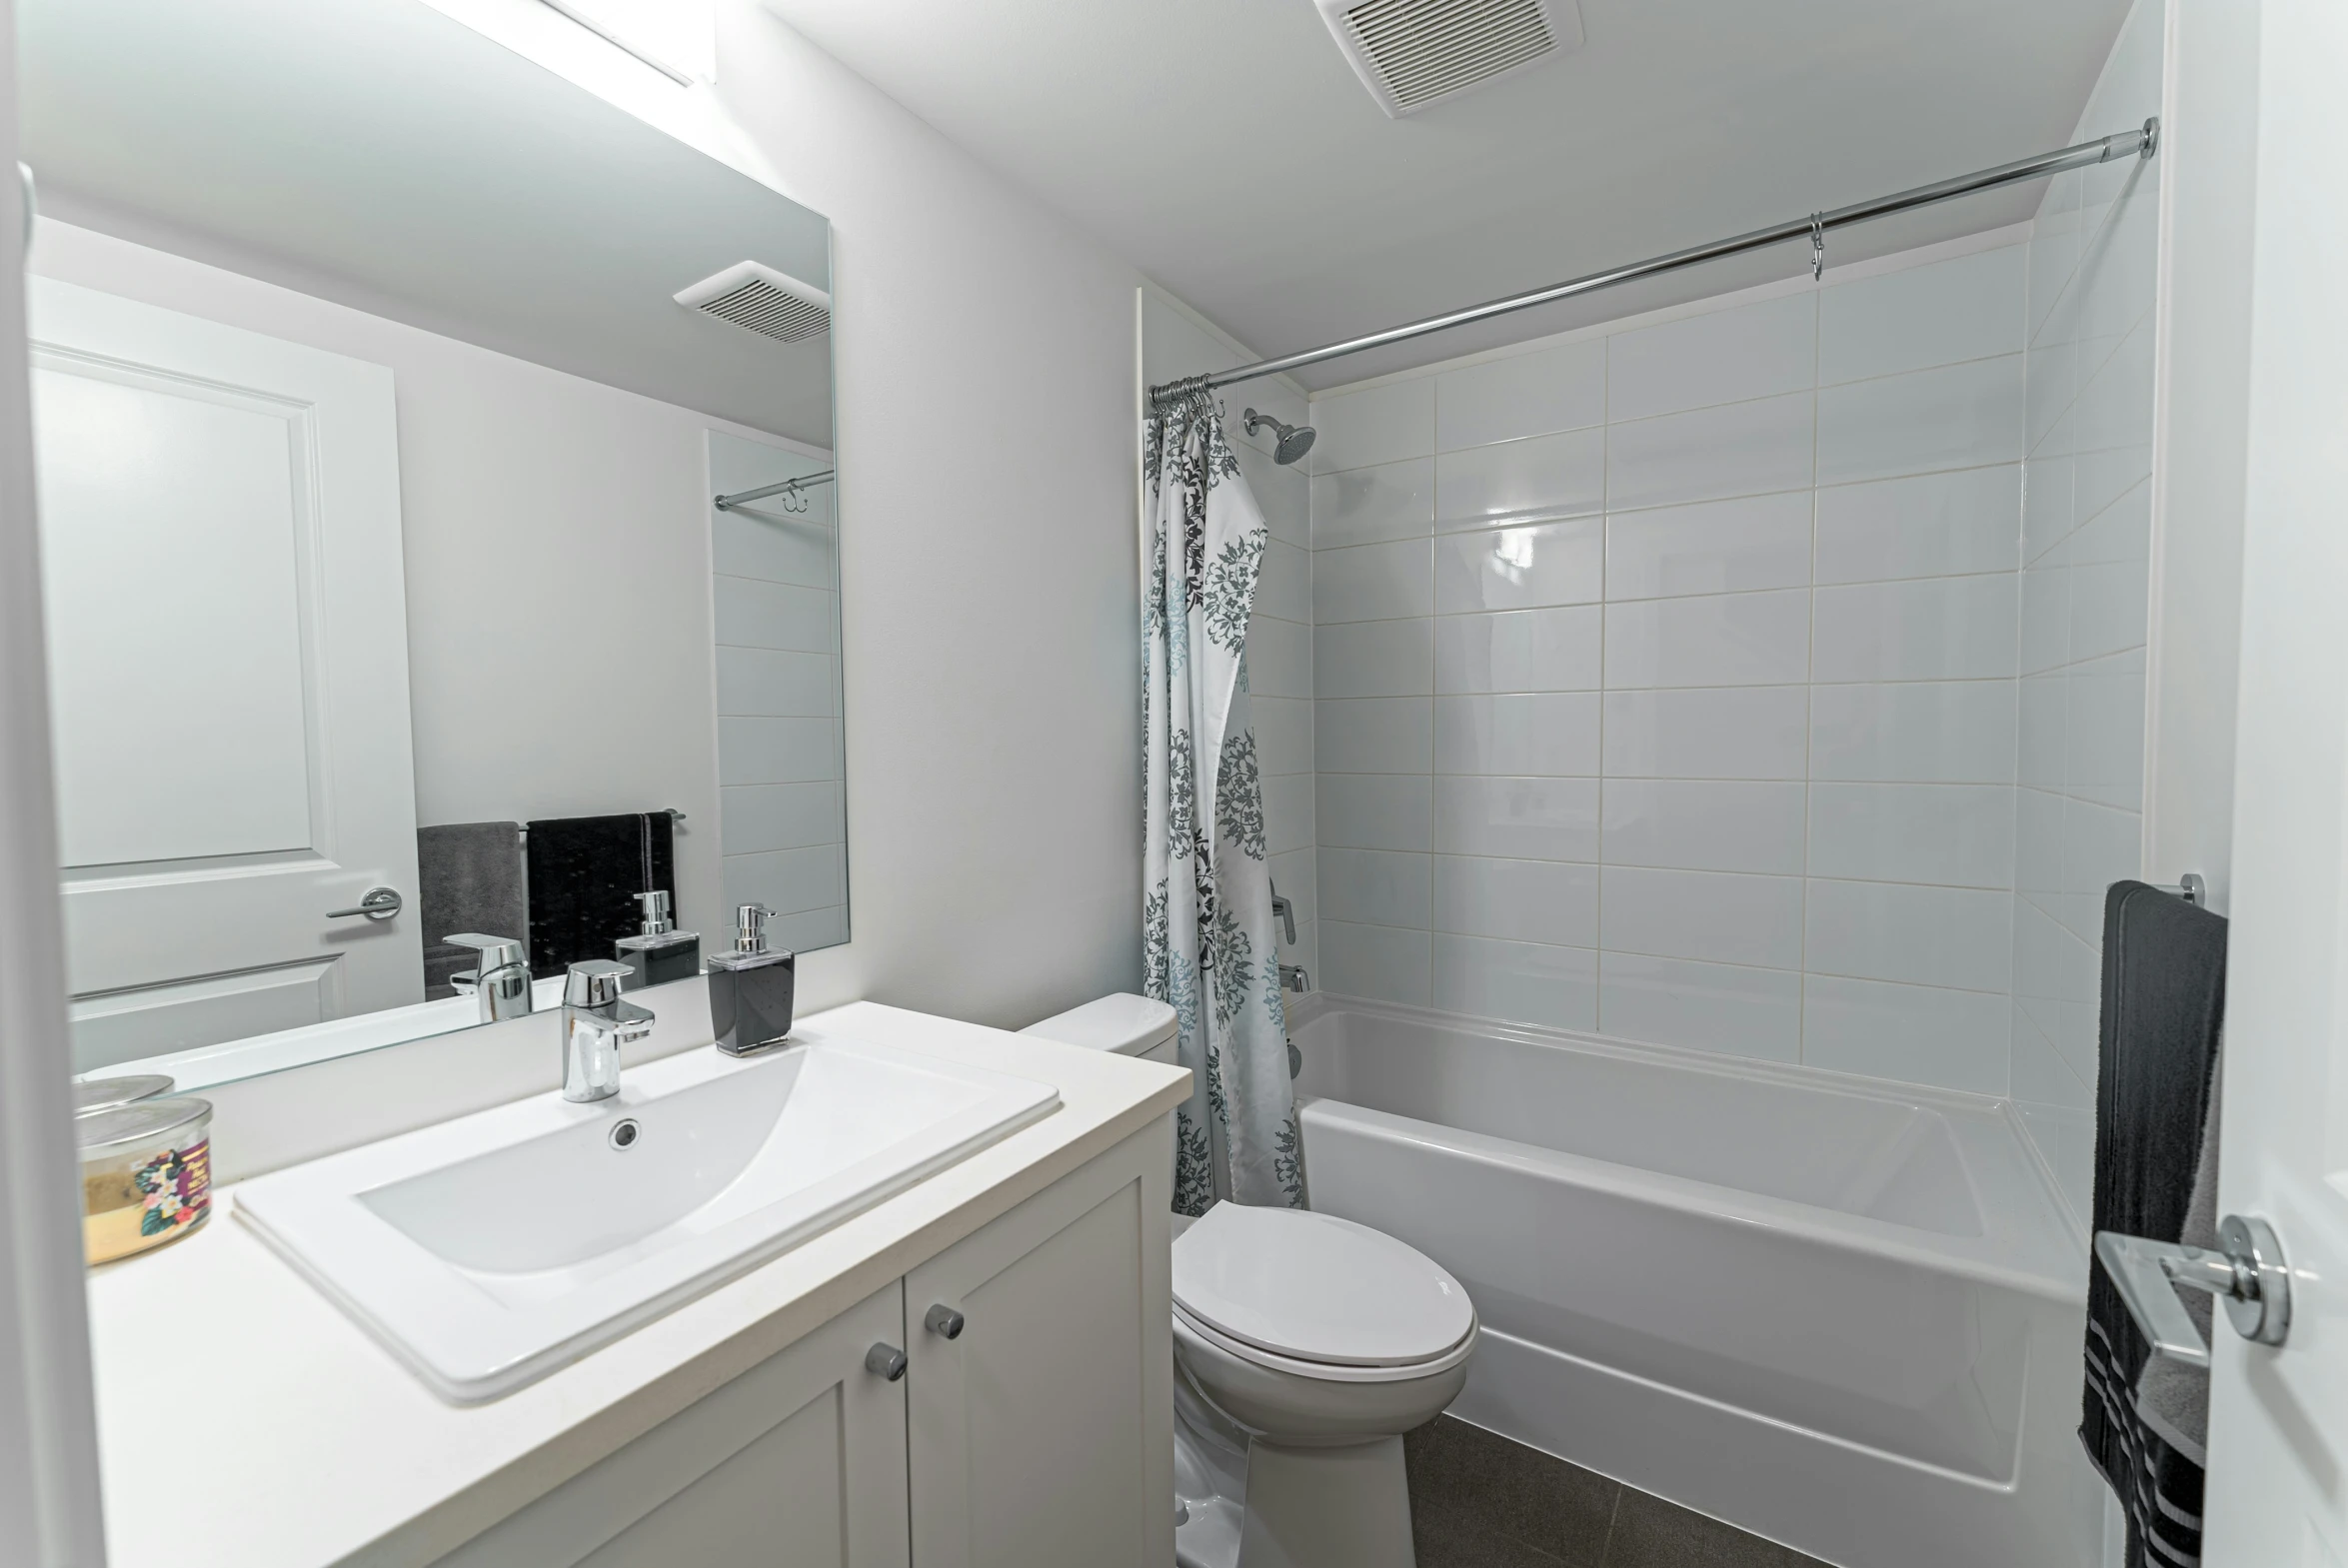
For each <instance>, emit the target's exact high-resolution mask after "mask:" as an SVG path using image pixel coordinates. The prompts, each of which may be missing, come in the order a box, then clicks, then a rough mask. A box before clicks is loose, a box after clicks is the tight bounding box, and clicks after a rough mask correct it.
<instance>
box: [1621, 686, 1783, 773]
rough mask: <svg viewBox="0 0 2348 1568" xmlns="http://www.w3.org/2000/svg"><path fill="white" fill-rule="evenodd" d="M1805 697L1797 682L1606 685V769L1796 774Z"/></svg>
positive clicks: (1635, 771) (1647, 771)
mask: <svg viewBox="0 0 2348 1568" xmlns="http://www.w3.org/2000/svg"><path fill="white" fill-rule="evenodd" d="M1810 701H1811V697H1810V688H1808V687H1802V686H1760V687H1753V686H1742V687H1692V688H1683V689H1679V690H1657V691H1647V692H1608V693H1607V694H1606V703H1605V759H1604V768H1605V772H1606V773H1607V774H1608V775H1609V776H1614V777H1634V778H1655V779H1800V778H1802V777H1803V774H1804V769H1805V758H1806V755H1807V745H1808V741H1809V708H1810Z"/></svg>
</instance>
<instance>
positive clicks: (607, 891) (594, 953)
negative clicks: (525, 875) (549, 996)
mask: <svg viewBox="0 0 2348 1568" xmlns="http://www.w3.org/2000/svg"><path fill="white" fill-rule="evenodd" d="M673 828H674V823H673V821H672V819H671V818H670V815H669V813H668V812H667V811H631V812H629V813H628V814H627V815H625V816H557V817H552V818H550V819H548V820H545V821H537V822H532V823H531V824H530V972H531V973H532V974H534V975H537V976H539V977H540V978H544V977H545V976H547V975H549V974H560V973H562V972H563V970H564V969H565V968H567V967H568V966H569V965H571V964H573V963H576V962H578V961H579V960H580V959H581V958H609V957H610V956H611V955H612V943H613V942H615V941H618V940H619V939H620V938H621V937H623V936H633V935H635V934H636V932H637V931H638V929H639V928H640V923H641V921H642V920H643V917H644V909H643V905H641V904H639V903H638V902H637V901H636V895H637V894H638V893H640V892H652V891H654V890H655V889H660V890H664V891H666V892H667V893H668V894H669V907H670V908H672V909H674V908H676V907H677V878H676V869H675V865H676V860H675V855H674V845H673V843H672V841H671V837H672V831H673Z"/></svg>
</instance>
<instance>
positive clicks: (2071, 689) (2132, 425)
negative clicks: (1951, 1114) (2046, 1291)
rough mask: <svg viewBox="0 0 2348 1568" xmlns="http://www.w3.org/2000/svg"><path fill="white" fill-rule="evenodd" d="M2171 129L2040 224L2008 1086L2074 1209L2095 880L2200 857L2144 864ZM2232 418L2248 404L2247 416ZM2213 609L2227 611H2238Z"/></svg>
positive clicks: (2129, 74)
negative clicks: (2158, 378)
mask: <svg viewBox="0 0 2348 1568" xmlns="http://www.w3.org/2000/svg"><path fill="white" fill-rule="evenodd" d="M2164 20H2165V18H2164V7H2163V6H2162V4H2161V3H2160V0H2139V3H2138V4H2137V6H2136V7H2135V9H2134V10H2133V11H2132V12H2131V13H2130V14H2129V17H2128V20H2127V21H2126V23H2125V24H2123V26H2122V28H2121V31H2120V35H2119V38H2118V40H2117V41H2116V42H2115V43H2114V45H2113V46H2112V53H2111V56H2110V58H2109V60H2108V61H2107V62H2106V64H2105V67H2104V71H2103V75H2102V77H2101V79H2100V80H2099V81H2098V83H2097V85H2096V88H2095V91H2094V93H2093V94H2092V95H2091V96H2090V97H2089V99H2088V102H2087V107H2086V110H2085V112H2084V113H2083V114H2082V115H2081V116H2080V119H2079V127H2078V132H2077V136H2076V137H2075V138H2074V139H2075V140H2085V139H2086V138H2088V137H2090V136H2101V135H2106V134H2108V133H2110V132H2112V131H2117V130H2123V129H2126V128H2128V127H2131V126H2135V125H2140V124H2142V123H2143V122H2144V120H2145V119H2146V117H2148V116H2150V115H2154V114H2158V113H2159V112H2160V108H2161V91H2162V56H2163V40H2162V30H2163V26H2164ZM2175 147H2176V143H2175V141H2174V139H2173V138H2171V139H2170V140H2169V142H2168V146H2167V150H2166V151H2164V152H2163V153H2162V154H2161V156H2160V157H2159V158H2156V159H2154V160H2152V161H2150V162H2146V161H2143V160H2140V159H2130V160H2127V161H2126V162H2124V163H2119V164H2102V165H2097V166H2095V167H2093V168H2090V169H2085V170H2081V171H2078V172H2076V173H2072V174H2065V175H2058V176H2056V177H2055V179H2054V180H2053V182H2051V184H2050V186H2049V188H2048V190H2047V193H2046V198H2045V201H2044V204H2043V205H2042V206H2041V208H2040V211H2039V215H2038V219H2037V223H2036V226H2035V231H2034V234H2033V237H2032V239H2031V242H2030V350H2029V402H2030V427H2029V441H2030V456H2029V461H2028V463H2027V464H2026V466H2025V473H2026V482H2027V487H2028V495H2029V502H2028V505H2027V507H2026V508H2025V509H2024V516H2023V520H2022V556H2023V571H2022V619H2021V673H2022V701H2021V730H2020V756H2019V766H2020V774H2019V780H2020V784H2021V790H2020V795H2019V809H2018V812H2017V819H2016V834H2015V845H2016V847H2015V892H2014V1023H2013V1097H2014V1099H2015V1100H2016V1102H2017V1103H2019V1104H2020V1105H2021V1106H2022V1107H2023V1116H2024V1119H2025V1121H2026V1123H2027V1124H2028V1125H2029V1127H2030V1130H2031V1134H2032V1136H2033V1137H2035V1138H2036V1140H2037V1142H2038V1146H2039V1149H2040V1151H2041V1152H2042V1153H2043V1154H2044V1155H2045V1156H2046V1158H2047V1160H2048V1162H2049V1164H2050V1165H2051V1166H2052V1167H2053V1168H2054V1170H2055V1172H2056V1174H2057V1175H2058V1176H2059V1177H2060V1178H2061V1180H2062V1184H2063V1187H2064V1191H2065V1193H2066V1194H2067V1196H2068V1197H2069V1199H2070V1202H2071V1204H2072V1206H2073V1209H2074V1211H2075V1213H2076V1215H2077V1217H2078V1218H2079V1219H2080V1221H2081V1222H2082V1223H2084V1222H2085V1220H2086V1217H2087V1214H2088V1210H2089V1208H2090V1206H2091V1200H2092V1196H2093V1180H2094V1157H2095V1138H2094V1120H2093V1115H2094V1103H2095V1101H2094V1086H2095V1075H2096V1061H2095V1057H2096V1017H2097V1012H2098V1007H2099V1001H2100V986H2101V973H2102V950H2103V896H2104V889H2105V888H2106V887H2108V886H2109V885H2110V884H2111V883H2112V882H2114V881H2117V880H2120V879H2121V878H2123V877H2133V876H2137V875H2140V874H2145V873H2146V872H2147V871H2148V870H2157V871H2158V872H2159V873H2160V874H2159V875H2158V876H2157V877H2156V878H2155V879H2157V880H2166V881H2173V880H2175V879H2176V876H2177V875H2178V874H2179V873H2181V872H2183V871H2186V870H2195V869H2200V867H2198V866H2193V865H2159V866H2151V867H2148V866H2147V864H2146V861H2145V857H2144V843H2143V838H2144V818H2143V805H2144V785H2145V718H2144V716H2145V666H2146V651H2147V650H2146V646H2147V619H2146V602H2147V594H2148V587H2147V585H2148V581H2149V575H2150V571H2151V567H2150V562H2151V556H2152V531H2153V525H2152V510H2153V482H2152V474H2153V431H2154V427H2153V393H2154V351H2155V347H2156V332H2157V329H2158V318H2157V313H2156V312H2155V310H2154V303H2155V299H2156V295H2157V292H2158V281H2159V280H2158V270H2159V246H2160V229H2161V222H2160V190H2161V180H2162V176H2163V172H2164V165H2165V161H2166V160H2167V159H2168V158H2169V157H2171V156H2173V155H2174V152H2175ZM2205 407H2208V406H2206V405H2205ZM2241 417H2242V415H2241V405H2239V404H2237V405H2235V408H2234V413H2233V418H2234V421H2235V427H2234V428H2235V429H2236V430H2239V428H2240V425H2239V422H2240V420H2241ZM2238 502H2239V498H2238V497H2237V506H2238ZM2236 538H2237V539H2238V524H2237V535H2236ZM2234 551H2235V557H2236V561H2237V568H2236V571H2235V573H2234V575H2233V577H2232V578H2231V579H2230V580H2223V579H2221V580H2218V581H2212V582H2210V583H2207V584H2196V585H2193V586H2192V587H2191V588H2190V589H2189V590H2186V591H2189V592H2191V593H2194V594H2196V595H2199V594H2204V593H2206V594H2207V595H2209V596H2211V598H2212V599H2213V600H2215V599H2223V600H2224V601H2226V603H2227V605H2231V604H2232V603H2233V602H2235V601H2237V600H2238V599H2239V590H2238V586H2237V585H2238V583H2239V569H2238V561H2239V546H2238V544H2236V546H2235V547H2234ZM2179 588H2180V589H2181V590H2183V589H2185V585H2182V584H2180V585H2179ZM2212 612H2215V613H2219V614H2220V615H2221V619H2220V621H2219V622H2217V623H2216V624H2217V625H2220V626H2223V625H2224V619H2223V618H2224V617H2230V615H2231V612H2230V611H2225V610H2223V609H2222V607H2219V606H2216V605H2212V606H2211V607H2210V611H2209V612H2205V613H2212ZM2222 637H2223V640H2224V641H2225V642H2226V643H2227V645H2228V647H2227V649H2226V652H2225V655H2224V658H2223V660H2222V662H2221V664H2220V666H2219V670H2218V671H2216V672H2209V673H2211V674H2216V675H2217V676H2218V679H2219V680H2221V681H2222V682H2223V683H2224V685H2225V688H2226V706H2227V710H2228V715H2227V719H2226V722H2225V724H2224V726H2223V731H2224V739H2223V741H2222V742H2221V743H2220V744H2221V745H2222V747H2223V750H2224V755H2225V757H2226V758H2227V759H2228V760H2229V762H2230V759H2231V757H2232V752H2233V748H2232V730H2233V725H2232V720H2231V689H2232V680H2231V676H2232V670H2233V655H2232V652H2231V647H2230V645H2231V642H2232V631H2231V628H2230V627H2227V628H2226V630H2225V631H2224V632H2223V633H2222ZM2179 652H2184V653H2185V657H2186V660H2187V663H2186V664H2183V665H2180V664H2177V663H2175V662H2172V663H2171V666H2170V669H2171V672H2172V675H2173V676H2174V677H2176V678H2177V679H2179V680H2181V681H2188V682H2189V681H2192V680H2194V679H2196V678H2197V676H2198V674H2199V672H2195V671H2194V670H2193V669H2192V666H2191V663H2190V661H2191V660H2192V659H2193V658H2194V657H2195V655H2196V654H2197V653H2198V652H2199V651H2198V650H2180V651H2179ZM2172 739H2173V740H2174V741H2175V742H2176V743H2178V744H2183V745H2190V744H2191V742H2190V740H2189V739H2188V738H2186V737H2184V736H2181V735H2178V736H2173V737H2172ZM2231 798H2232V793H2231V785H2230V783H2229V784H2228V785H2227V788H2226V793H2225V799H2226V801H2228V802H2230V801H2231Z"/></svg>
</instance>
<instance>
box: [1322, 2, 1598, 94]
mask: <svg viewBox="0 0 2348 1568" xmlns="http://www.w3.org/2000/svg"><path fill="white" fill-rule="evenodd" d="M1313 3H1314V4H1315V5H1317V6H1319V7H1320V19H1321V20H1322V21H1324V22H1326V23H1327V24H1328V30H1329V31H1330V32H1331V33H1333V34H1335V35H1336V40H1337V47H1338V48H1339V49H1342V50H1343V51H1344V52H1345V58H1346V60H1348V61H1349V62H1351V64H1352V67H1353V72H1354V74H1355V75H1357V76H1359V77H1360V78H1361V85H1362V86H1364V87H1366V88H1368V89H1369V95H1370V96H1371V97H1372V98H1375V99H1376V100H1377V104H1378V107H1379V108H1381V109H1383V110H1384V111H1385V112H1386V113H1387V114H1389V115H1391V116H1393V117H1394V118H1396V119H1399V118H1401V117H1402V116H1403V115H1406V114H1416V113H1417V112H1418V111H1419V110H1421V109H1424V108H1426V107H1428V106H1429V105H1431V104H1435V103H1439V102H1441V101H1442V100H1443V99H1445V98H1450V97H1452V96H1454V95H1456V94H1459V93H1463V92H1465V91H1467V89H1469V88H1470V87H1481V86H1482V85H1483V84H1484V83H1486V82H1493V81H1497V80H1499V79H1500V78H1501V77H1503V76H1506V75H1508V74H1509V73H1510V72H1512V71H1521V70H1523V69H1524V68H1525V67H1526V66H1530V65H1538V64H1539V63H1540V62H1541V61H1543V60H1545V59H1547V58H1549V56H1551V55H1557V54H1564V53H1566V52H1568V51H1570V50H1574V49H1578V48H1580V47H1581V10H1580V6H1579V4H1578V3H1577V0H1313Z"/></svg>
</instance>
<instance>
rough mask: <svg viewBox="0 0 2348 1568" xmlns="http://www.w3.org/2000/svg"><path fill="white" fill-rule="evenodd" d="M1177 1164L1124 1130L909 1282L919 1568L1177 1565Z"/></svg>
mask: <svg viewBox="0 0 2348 1568" xmlns="http://www.w3.org/2000/svg"><path fill="white" fill-rule="evenodd" d="M1173 1169H1174V1151H1173V1144H1172V1138H1171V1134H1170V1133H1165V1132H1162V1133H1153V1134H1151V1135H1148V1136H1138V1137H1134V1138H1129V1139H1127V1140H1126V1142H1124V1143H1123V1144H1120V1145H1119V1146H1118V1148H1116V1149H1113V1150H1111V1151H1110V1152H1109V1153H1108V1154H1105V1155H1103V1156H1101V1158H1099V1159H1097V1160H1095V1161H1094V1162H1093V1163H1092V1164H1089V1165H1087V1166H1085V1167H1084V1168H1083V1169H1081V1170H1078V1171H1077V1172H1075V1173H1074V1174H1073V1175H1069V1176H1066V1177H1063V1178H1062V1179H1061V1180H1060V1181H1058V1182H1056V1183H1054V1184H1053V1185H1052V1186H1051V1187H1049V1188H1047V1189H1046V1190H1045V1191H1043V1192H1042V1193H1040V1194H1038V1195H1037V1196H1035V1197H1033V1198H1030V1199H1029V1200H1028V1201H1027V1202H1025V1203H1022V1204H1021V1205H1020V1206H1019V1207H1018V1208H1016V1209H1013V1210H1012V1211H1011V1212H1010V1213H1008V1214H1006V1215H1004V1216H1003V1217H1002V1218H1001V1219H998V1220H995V1221H994V1222H993V1223H991V1224H989V1225H987V1226H986V1227H985V1228H983V1229H981V1230H979V1231H977V1232H975V1233H974V1234H972V1235H970V1236H967V1237H965V1238H964V1239H963V1240H961V1241H959V1242H957V1243H955V1244H954V1245H953V1246H951V1247H949V1248H948V1249H947V1250H946V1251H944V1252H942V1253H940V1254H939V1255H938V1256H937V1257H935V1258H932V1259H931V1260H930V1261H929V1262H927V1263H924V1264H922V1265H921V1266H920V1267H919V1268H917V1269H915V1270H914V1271H913V1272H912V1273H910V1274H908V1275H906V1278H905V1316H906V1336H907V1340H908V1343H907V1345H906V1352H907V1354H908V1356H909V1357H910V1358H911V1360H912V1372H911V1375H910V1376H909V1377H908V1378H907V1383H908V1384H909V1386H910V1388H911V1394H910V1396H909V1400H910V1408H909V1411H908V1416H907V1419H908V1422H909V1426H910V1432H909V1446H910V1448H911V1450H912V1459H911V1465H910V1469H911V1476H912V1486H913V1555H914V1561H915V1562H916V1563H917V1564H919V1565H921V1568H1168V1565H1169V1564H1170V1563H1171V1562H1172V1560H1173V1557H1174V1451H1173V1443H1174V1410H1173V1378H1174V1344H1173V1333H1174V1330H1173V1320H1174V1305H1173V1298H1172V1295H1171V1292H1170V1284H1169V1280H1170V1270H1171V1267H1172V1265H1171V1263H1170V1261H1169V1258H1170V1256H1171V1253H1170V1251H1169V1239H1168V1232H1169V1229H1170V1228H1171V1221H1170V1220H1169V1219H1168V1208H1169V1205H1170V1202H1171V1194H1170V1191H1169V1187H1168V1183H1169V1181H1170V1180H1171V1172H1172V1171H1173ZM933 1314H936V1315H935V1316H934V1315H933Z"/></svg>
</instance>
